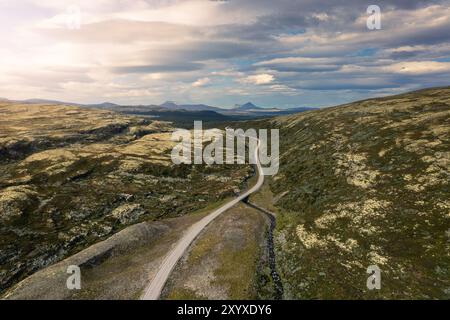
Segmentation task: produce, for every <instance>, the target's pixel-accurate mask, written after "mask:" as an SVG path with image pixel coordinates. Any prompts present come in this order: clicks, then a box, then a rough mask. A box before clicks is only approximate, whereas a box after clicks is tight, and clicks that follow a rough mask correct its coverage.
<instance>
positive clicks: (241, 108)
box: [236, 102, 262, 110]
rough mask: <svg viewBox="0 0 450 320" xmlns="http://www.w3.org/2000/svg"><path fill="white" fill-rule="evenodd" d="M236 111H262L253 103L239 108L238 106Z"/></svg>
mask: <svg viewBox="0 0 450 320" xmlns="http://www.w3.org/2000/svg"><path fill="white" fill-rule="evenodd" d="M236 109H239V110H257V109H262V108H260V107H257V106H255V105H254V104H253V103H251V102H247V103H245V104H243V105H241V106H238V107H237V108H236Z"/></svg>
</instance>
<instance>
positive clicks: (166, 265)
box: [141, 137, 264, 300]
mask: <svg viewBox="0 0 450 320" xmlns="http://www.w3.org/2000/svg"><path fill="white" fill-rule="evenodd" d="M250 138H251V137H250ZM253 139H254V138H253ZM259 147H260V141H259V140H258V145H257V147H256V148H255V159H256V166H257V168H258V181H257V182H256V184H255V185H254V186H253V187H252V188H251V189H249V190H248V191H247V192H245V193H243V194H242V195H240V196H238V197H237V198H235V199H233V200H231V201H230V202H227V203H226V204H224V205H223V206H221V207H220V208H218V209H217V210H215V211H214V212H212V213H210V214H209V215H207V216H206V217H204V218H203V219H202V220H200V221H198V222H196V223H195V224H193V225H192V226H191V227H190V228H189V229H188V230H187V232H186V233H185V234H184V235H183V237H182V238H181V239H180V240H179V241H178V243H177V244H176V246H175V248H173V249H172V251H170V252H169V253H168V254H167V256H166V257H165V258H164V261H163V263H162V264H161V266H160V267H159V270H158V272H157V274H156V276H155V277H154V278H153V280H152V281H151V282H150V284H149V285H148V286H147V287H146V289H145V291H144V294H143V295H142V297H141V299H142V300H157V299H159V296H160V295H161V291H162V289H163V288H164V285H165V284H166V282H167V279H168V278H169V276H170V274H171V272H172V270H173V269H174V268H175V265H176V264H177V262H178V260H180V258H181V257H182V256H183V254H184V253H185V251H186V250H187V248H188V247H189V245H190V244H191V243H192V241H194V239H195V238H196V237H197V236H198V235H199V234H200V232H201V231H202V230H203V229H204V228H205V227H206V226H207V225H208V224H209V223H210V222H211V221H213V220H214V219H215V218H217V217H218V216H219V215H220V214H222V213H224V212H225V211H227V210H228V209H230V208H231V207H233V206H234V205H236V204H237V203H239V201H242V200H243V199H245V198H246V197H248V196H249V195H251V194H252V193H254V192H256V191H258V190H259V189H260V188H261V186H262V184H263V183H264V173H263V170H262V167H261V164H260V162H259V153H258V152H259Z"/></svg>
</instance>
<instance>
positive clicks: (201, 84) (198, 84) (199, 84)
mask: <svg viewBox="0 0 450 320" xmlns="http://www.w3.org/2000/svg"><path fill="white" fill-rule="evenodd" d="M210 82H211V79H209V78H201V79H198V80H197V81H195V82H193V83H192V86H193V87H204V86H206V85H207V84H209V83H210Z"/></svg>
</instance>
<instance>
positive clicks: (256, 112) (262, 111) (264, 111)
mask: <svg viewBox="0 0 450 320" xmlns="http://www.w3.org/2000/svg"><path fill="white" fill-rule="evenodd" d="M0 99H1V98H0ZM4 100H7V99H4ZM17 102H21V103H29V104H63V105H73V106H78V107H84V108H96V109H104V110H111V111H115V112H120V113H124V114H130V115H140V116H148V117H154V118H158V119H160V120H164V121H175V122H178V123H180V122H186V123H187V122H193V120H203V121H210V122H222V121H238V120H251V119H258V118H269V117H275V116H279V115H288V114H294V113H298V112H304V111H310V110H314V109H316V108H307V107H300V108H290V109H279V108H270V109H269V108H262V107H258V106H256V105H255V104H253V103H252V102H247V103H245V104H243V105H235V107H234V108H232V109H224V108H218V107H213V106H209V105H205V104H177V103H175V102H173V101H166V102H164V103H162V104H160V105H118V104H115V103H111V102H103V103H98V104H80V103H73V102H62V101H56V100H46V99H28V100H23V101H17Z"/></svg>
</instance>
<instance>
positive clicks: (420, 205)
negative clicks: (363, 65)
mask: <svg viewBox="0 0 450 320" xmlns="http://www.w3.org/2000/svg"><path fill="white" fill-rule="evenodd" d="M247 125H248V127H261V128H267V127H272V128H279V129H280V134H281V137H280V141H281V143H280V145H281V151H280V152H281V155H280V171H279V173H278V175H276V176H274V177H273V178H272V179H271V181H270V190H271V194H273V198H272V201H271V202H270V205H273V206H274V207H275V208H276V210H277V212H278V216H277V223H278V227H277V231H276V249H277V263H278V268H279V271H280V273H281V277H282V279H283V284H284V288H285V298H288V299H292V298H294V299H310V298H312V299H317V298H319V299H323V298H345V299H356V298H358V299H370V298H401V299H409V298H413V299H430V298H432V299H449V297H450V282H449V279H450V273H449V266H450V258H449V245H448V243H449V230H450V229H449V228H450V201H449V199H450V197H449V196H450V184H449V181H450V179H449V178H450V88H449V87H447V88H435V89H427V90H421V91H416V92H412V93H407V94H402V95H397V96H391V97H385V98H378V99H370V100H365V101H359V102H355V103H350V104H346V105H342V106H338V107H333V108H326V109H322V110H317V111H311V112H305V113H301V114H296V115H291V116H286V117H279V118H274V119H270V120H262V121H255V122H251V123H248V124H247ZM268 197H269V196H268V195H266V196H265V198H268ZM266 202H267V200H266ZM370 265H377V266H378V267H379V268H380V269H381V279H382V284H381V290H374V291H369V290H368V289H367V288H366V280H367V277H368V274H367V273H366V269H367V267H368V266H370Z"/></svg>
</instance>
